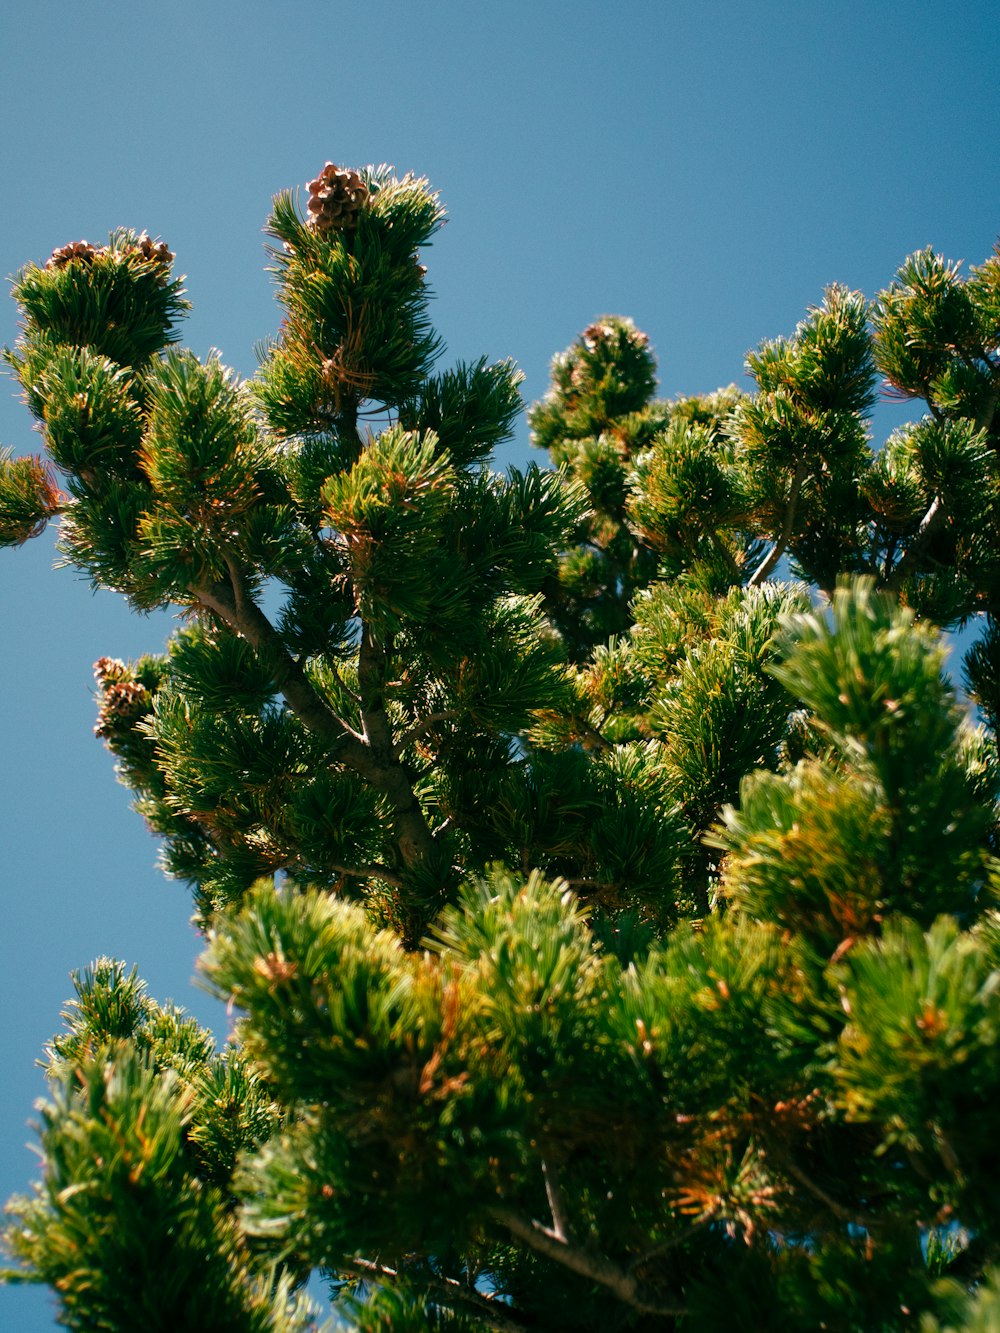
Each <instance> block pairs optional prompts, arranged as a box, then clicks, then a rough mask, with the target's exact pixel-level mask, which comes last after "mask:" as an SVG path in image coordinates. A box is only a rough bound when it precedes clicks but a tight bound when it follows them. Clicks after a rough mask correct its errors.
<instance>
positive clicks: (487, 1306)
mask: <svg viewBox="0 0 1000 1333" xmlns="http://www.w3.org/2000/svg"><path fill="white" fill-rule="evenodd" d="M338 1268H339V1269H340V1270H341V1271H349V1272H353V1273H357V1274H359V1275H360V1276H362V1277H365V1278H369V1279H370V1278H373V1277H376V1278H377V1277H381V1278H387V1279H388V1280H389V1281H390V1282H395V1281H398V1280H399V1278H400V1277H401V1276H403V1277H406V1278H408V1279H409V1278H410V1275H409V1274H402V1275H401V1274H400V1273H399V1272H398V1270H397V1269H395V1268H389V1267H388V1266H387V1265H386V1264H379V1263H374V1262H373V1261H372V1260H371V1259H359V1258H355V1259H349V1260H346V1261H345V1262H343V1263H341V1264H340V1265H338ZM410 1280H413V1281H415V1282H417V1283H418V1284H419V1285H420V1286H423V1287H426V1288H427V1290H428V1291H429V1292H438V1293H439V1294H440V1296H441V1299H442V1301H444V1302H446V1303H447V1304H449V1305H457V1306H463V1307H465V1308H466V1309H469V1310H474V1311H475V1313H476V1316H477V1318H478V1319H480V1320H481V1321H482V1322H483V1323H484V1324H485V1325H486V1326H487V1327H488V1328H492V1329H496V1330H498V1333H523V1330H524V1329H525V1328H526V1327H527V1326H526V1324H525V1323H524V1321H523V1320H521V1319H519V1318H518V1317H517V1315H516V1313H515V1312H514V1311H513V1310H512V1309H511V1307H510V1306H509V1305H506V1304H503V1303H502V1302H500V1301H498V1300H495V1299H492V1298H491V1297H489V1296H484V1295H483V1293H482V1292H481V1291H477V1290H476V1289H475V1287H470V1286H468V1285H467V1284H466V1283H464V1282H459V1281H458V1279H457V1278H453V1277H443V1276H440V1275H435V1276H434V1277H430V1278H428V1277H423V1276H417V1277H415V1278H412V1279H410Z"/></svg>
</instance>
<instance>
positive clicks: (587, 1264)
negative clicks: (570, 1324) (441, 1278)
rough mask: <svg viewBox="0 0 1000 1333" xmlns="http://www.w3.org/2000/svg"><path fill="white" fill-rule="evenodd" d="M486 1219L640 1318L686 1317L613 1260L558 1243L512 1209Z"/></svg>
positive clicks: (493, 1210) (493, 1211)
mask: <svg viewBox="0 0 1000 1333" xmlns="http://www.w3.org/2000/svg"><path fill="white" fill-rule="evenodd" d="M490 1216H491V1217H492V1218H493V1219H494V1221H496V1222H499V1223H500V1225H501V1226H503V1227H506V1229H507V1230H508V1231H509V1232H510V1233H511V1235H512V1236H516V1237H517V1239H518V1240H522V1241H524V1243H525V1244H526V1245H528V1246H530V1247H531V1249H533V1250H535V1251H536V1252H537V1253H538V1254H543V1255H545V1257H546V1258H547V1259H551V1260H552V1261H553V1262H554V1263H557V1264H561V1265H562V1267H564V1268H568V1269H569V1270H570V1272H572V1273H576V1274H578V1275H579V1276H580V1277H585V1278H589V1279H590V1281H591V1282H597V1283H599V1285H600V1286H602V1287H607V1288H608V1290H609V1291H611V1292H613V1293H614V1295H615V1296H617V1297H618V1299H619V1300H620V1301H622V1302H623V1303H624V1304H625V1305H628V1306H631V1308H632V1309H633V1310H638V1311H639V1312H640V1313H641V1314H653V1315H660V1316H661V1317H662V1318H667V1319H679V1318H681V1316H682V1315H684V1314H686V1313H687V1311H686V1310H684V1309H683V1308H681V1307H680V1306H667V1305H661V1304H660V1303H659V1302H658V1301H657V1300H656V1298H655V1296H654V1295H653V1294H652V1293H650V1292H647V1291H646V1289H645V1288H644V1286H643V1285H642V1283H641V1282H640V1281H639V1280H638V1278H636V1277H635V1275H634V1274H633V1273H630V1272H628V1270H627V1269H624V1268H621V1267H620V1266H619V1265H618V1264H616V1263H615V1261H614V1260H613V1259H609V1258H608V1257H607V1256H606V1255H603V1254H594V1253H593V1251H591V1250H584V1249H581V1248H580V1247H579V1246H576V1245H571V1244H568V1243H567V1242H566V1241H564V1240H560V1238H559V1237H558V1236H557V1235H556V1233H555V1232H554V1231H550V1230H549V1228H548V1227H543V1226H542V1225H541V1223H540V1222H533V1221H530V1220H529V1219H528V1218H526V1217H522V1215H521V1214H520V1213H519V1212H517V1211H516V1210H515V1209H513V1208H508V1207H506V1206H504V1205H496V1206H494V1207H493V1208H491V1209H490Z"/></svg>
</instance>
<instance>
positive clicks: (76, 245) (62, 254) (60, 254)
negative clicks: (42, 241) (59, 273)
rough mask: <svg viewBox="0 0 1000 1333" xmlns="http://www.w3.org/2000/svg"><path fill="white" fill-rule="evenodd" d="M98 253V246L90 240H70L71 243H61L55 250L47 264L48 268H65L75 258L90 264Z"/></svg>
mask: <svg viewBox="0 0 1000 1333" xmlns="http://www.w3.org/2000/svg"><path fill="white" fill-rule="evenodd" d="M96 254H97V246H96V245H91V244H90V242H89V241H70V243H69V245H61V246H60V247H59V249H58V250H53V251H52V254H51V256H50V258H49V260H48V263H47V264H46V265H45V267H46V268H65V267H66V265H67V264H71V263H72V262H73V260H74V259H78V260H80V261H81V262H82V263H84V264H89V263H90V262H91V261H92V260H93V258H94V256H95V255H96Z"/></svg>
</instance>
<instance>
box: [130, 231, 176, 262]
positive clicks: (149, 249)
mask: <svg viewBox="0 0 1000 1333" xmlns="http://www.w3.org/2000/svg"><path fill="white" fill-rule="evenodd" d="M135 248H136V249H137V250H138V251H139V253H140V255H142V257H143V259H147V260H149V262H150V263H152V264H162V265H163V267H164V268H168V267H169V266H170V265H171V264H172V263H173V262H174V255H173V252H172V251H171V250H170V249H168V247H167V245H166V243H165V242H163V241H159V242H157V241H151V240H150V239H149V237H148V236H147V235H146V233H145V232H143V233H142V235H141V236H139V237H138V238H137V239H136V243H135Z"/></svg>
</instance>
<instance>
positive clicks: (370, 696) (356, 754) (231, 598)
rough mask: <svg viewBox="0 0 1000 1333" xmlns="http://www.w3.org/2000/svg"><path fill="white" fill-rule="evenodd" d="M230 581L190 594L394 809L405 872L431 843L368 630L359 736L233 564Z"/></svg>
mask: <svg viewBox="0 0 1000 1333" xmlns="http://www.w3.org/2000/svg"><path fill="white" fill-rule="evenodd" d="M229 573H230V581H224V580H220V581H218V582H216V583H213V584H211V586H209V587H193V588H192V589H191V592H192V593H193V594H194V595H195V596H196V597H197V598H198V600H199V601H200V602H201V603H202V604H203V605H204V606H207V607H208V608H209V610H211V611H214V612H215V614H216V615H218V616H219V617H220V619H222V620H223V621H224V622H225V623H226V624H227V625H229V627H230V628H231V629H233V630H235V631H236V633H237V634H239V635H241V636H242V637H243V638H244V639H246V641H247V642H248V643H249V644H250V645H251V647H252V648H254V649H256V650H257V651H258V652H259V653H260V655H261V657H262V658H263V660H264V661H265V662H266V663H267V665H268V668H269V669H270V671H271V672H272V673H273V675H274V679H275V684H276V685H277V687H278V690H279V691H280V693H281V695H282V697H283V698H284V700H285V702H286V703H287V704H288V706H289V708H290V709H291V710H292V712H293V713H294V714H295V715H296V717H298V718H299V720H300V721H301V722H302V724H303V725H304V726H305V727H306V728H307V729H308V730H309V731H311V732H312V733H313V734H314V735H316V736H318V737H320V738H321V739H322V740H324V741H325V742H326V743H327V744H328V745H329V747H330V750H331V753H332V754H333V756H334V757H335V758H336V760H337V761H338V762H339V763H342V764H343V765H344V766H345V767H346V768H349V769H351V770H352V771H353V772H354V773H356V774H357V775H358V776H359V777H361V778H364V779H365V781H366V782H369V783H370V784H371V785H372V786H373V787H374V788H375V789H376V791H379V792H381V793H382V795H383V796H385V797H386V798H387V799H388V801H389V803H390V805H391V806H392V809H393V815H394V818H393V833H394V837H395V840H396V845H397V847H398V848H399V852H400V855H401V857H402V859H403V863H404V864H405V865H407V866H412V865H415V864H416V863H417V862H419V861H421V860H423V859H424V858H425V857H427V856H429V855H430V853H431V852H433V850H434V838H433V835H432V834H431V831H430V827H429V826H428V824H427V821H426V819H425V818H424V814H423V811H422V810H421V808H420V804H419V802H418V801H417V798H416V795H415V793H414V791H413V786H412V783H411V781H410V778H409V775H408V774H407V772H406V770H405V768H404V767H403V765H402V764H401V763H400V762H399V760H398V759H397V758H396V756H395V755H394V754H393V749H394V746H393V739H392V729H391V727H390V724H389V718H388V716H387V714H386V712H385V704H384V701H383V695H382V691H383V681H384V678H385V651H384V649H383V648H382V647H381V645H379V644H378V643H377V642H376V641H375V640H374V639H373V638H372V636H371V633H370V631H369V629H368V627H367V626H365V627H364V630H363V633H362V636H361V645H360V656H359V661H358V684H359V692H360V695H361V699H362V704H361V716H362V722H363V725H364V729H365V730H364V735H359V734H358V733H357V732H356V731H355V730H354V729H353V727H349V726H348V725H347V723H345V722H344V721H343V720H342V719H341V718H339V717H337V715H336V714H335V713H334V712H333V711H332V710H331V709H330V708H329V706H328V705H327V704H326V702H325V701H324V699H323V698H322V696H321V695H320V694H319V693H318V691H317V690H316V688H315V687H314V686H313V684H312V683H311V682H310V680H309V678H308V677H307V676H306V674H305V671H304V670H303V668H302V666H301V664H300V663H299V662H297V661H296V660H295V659H294V658H293V657H292V655H291V654H290V653H289V651H288V649H287V648H286V647H285V645H284V643H283V642H282V639H281V636H280V635H279V633H278V631H277V630H276V629H275V628H274V626H273V625H272V624H271V622H270V621H269V620H268V618H267V616H265V615H264V613H263V611H261V609H260V607H259V606H258V605H257V603H256V602H255V601H254V600H253V598H252V597H251V596H249V594H248V593H247V591H246V588H245V585H244V583H243V579H242V576H241V574H240V570H239V567H238V566H237V565H236V563H235V561H230V562H229Z"/></svg>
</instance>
